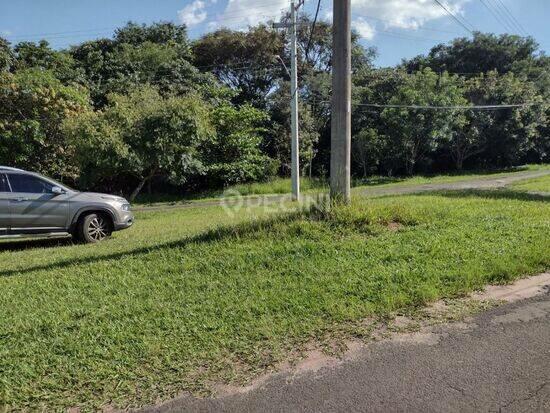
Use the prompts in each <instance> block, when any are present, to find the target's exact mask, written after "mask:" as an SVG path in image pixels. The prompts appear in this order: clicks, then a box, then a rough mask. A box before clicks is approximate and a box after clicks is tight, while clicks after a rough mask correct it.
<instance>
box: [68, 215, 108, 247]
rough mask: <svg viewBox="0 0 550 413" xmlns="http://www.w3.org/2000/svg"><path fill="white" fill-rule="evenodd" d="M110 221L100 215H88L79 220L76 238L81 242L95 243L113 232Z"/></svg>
mask: <svg viewBox="0 0 550 413" xmlns="http://www.w3.org/2000/svg"><path fill="white" fill-rule="evenodd" d="M112 226H113V225H112V223H111V220H110V219H109V218H107V217H105V216H104V215H102V214H95V213H94V214H88V215H86V216H84V217H82V218H80V220H79V222H78V226H77V229H76V236H77V238H78V239H79V240H80V241H81V242H85V243H96V242H100V241H103V240H104V239H105V238H107V237H109V236H111V233H112V232H113V228H112Z"/></svg>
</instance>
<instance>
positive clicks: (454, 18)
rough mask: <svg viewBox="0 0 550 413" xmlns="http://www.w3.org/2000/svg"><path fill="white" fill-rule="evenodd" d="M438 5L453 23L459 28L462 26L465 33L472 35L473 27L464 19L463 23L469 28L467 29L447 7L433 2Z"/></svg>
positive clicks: (439, 2)
mask: <svg viewBox="0 0 550 413" xmlns="http://www.w3.org/2000/svg"><path fill="white" fill-rule="evenodd" d="M434 1H435V2H436V3H437V4H438V5H439V7H441V8H442V9H443V10H445V12H446V13H447V14H448V15H449V16H451V17H452V18H453V20H454V21H456V22H457V23H458V24H459V25H460V26H462V27H463V28H464V29H465V30H466V31H467V32H469V33H470V34H472V35H473V34H474V32H473V30H475V29H474V26H472V25H471V24H470V23H469V22H468V21H467V20H466V19H464V22H465V23H467V24H468V25H470V26H471V28H470V27H468V26H466V24H465V23H464V22H462V21H461V20H460V19H459V18H458V17H457V16H456V15H455V14H454V13H453V12H452V11H450V10H449V9H448V8H447V7H445V5H444V4H443V3H441V1H439V0H434Z"/></svg>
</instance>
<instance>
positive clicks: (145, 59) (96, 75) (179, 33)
mask: <svg viewBox="0 0 550 413" xmlns="http://www.w3.org/2000/svg"><path fill="white" fill-rule="evenodd" d="M71 55H72V56H73V58H74V59H75V61H76V62H77V64H78V66H79V67H80V68H81V69H82V70H83V71H84V73H85V77H86V80H87V83H88V86H89V88H90V91H91V95H92V98H93V100H94V103H95V106H96V107H102V106H104V105H105V104H107V101H108V99H107V96H108V95H109V94H110V93H116V94H126V93H128V92H129V91H132V90H134V89H136V88H139V87H140V86H141V85H143V84H152V85H154V86H156V87H157V88H158V90H159V91H160V93H161V94H162V95H163V96H169V95H174V94H177V95H181V96H183V95H186V94H188V93H192V92H196V93H199V94H205V95H207V94H209V93H211V92H212V91H213V90H214V89H215V88H216V82H215V80H214V78H213V77H212V76H211V75H208V74H201V73H200V72H199V71H198V70H197V68H195V67H194V66H193V64H192V62H191V58H192V55H191V49H190V43H189V40H188V39H187V30H186V29H185V26H180V25H175V24H172V23H155V24H152V25H150V26H146V25H137V24H134V23H128V24H127V25H126V26H125V27H123V28H121V29H119V30H117V31H116V34H115V38H114V39H112V40H110V39H100V40H96V41H91V42H86V43H83V44H81V45H79V46H76V47H73V48H72V49H71Z"/></svg>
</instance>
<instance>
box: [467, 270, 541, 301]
mask: <svg viewBox="0 0 550 413" xmlns="http://www.w3.org/2000/svg"><path fill="white" fill-rule="evenodd" d="M548 290H550V273H544V274H540V275H536V276H534V277H530V278H524V279H521V280H518V281H516V282H515V283H513V284H510V285H490V286H488V287H487V288H486V289H485V291H484V292H482V293H477V294H474V295H473V296H472V298H474V299H475V300H502V301H506V302H508V303H513V302H515V301H519V300H524V299H526V298H531V297H536V296H538V295H541V294H544V293H545V292H546V291H548Z"/></svg>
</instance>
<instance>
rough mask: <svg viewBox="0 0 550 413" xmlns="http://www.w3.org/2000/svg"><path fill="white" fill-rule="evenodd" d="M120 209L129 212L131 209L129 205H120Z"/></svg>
mask: <svg viewBox="0 0 550 413" xmlns="http://www.w3.org/2000/svg"><path fill="white" fill-rule="evenodd" d="M120 209H122V210H123V211H126V212H127V211H130V209H131V206H130V204H122V206H121V207H120Z"/></svg>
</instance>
